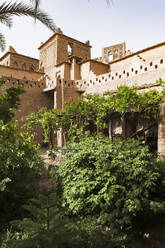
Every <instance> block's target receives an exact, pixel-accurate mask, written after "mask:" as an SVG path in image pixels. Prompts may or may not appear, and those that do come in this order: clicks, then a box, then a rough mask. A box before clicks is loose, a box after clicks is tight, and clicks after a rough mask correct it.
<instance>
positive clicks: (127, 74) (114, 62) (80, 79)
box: [0, 29, 165, 160]
mask: <svg viewBox="0 0 165 248" xmlns="http://www.w3.org/2000/svg"><path fill="white" fill-rule="evenodd" d="M39 53H40V58H39V60H38V59H34V58H31V57H28V56H25V55H22V54H19V53H17V52H16V51H15V49H14V48H13V47H11V46H10V47H9V50H8V52H6V53H5V54H4V55H3V56H2V57H1V58H0V75H1V76H2V79H3V81H4V82H5V87H13V86H14V87H16V86H17V85H18V84H20V85H22V86H23V87H24V89H25V91H26V93H24V94H23V95H22V96H21V105H20V107H19V109H18V110H17V112H16V116H15V119H18V120H20V123H21V118H22V117H23V116H26V115H28V114H29V113H30V112H32V111H37V110H38V109H39V108H42V107H46V108H47V109H52V108H54V107H57V108H60V109H63V108H64V103H65V102H68V103H70V102H72V101H76V99H77V98H78V97H83V96H84V95H85V94H100V95H104V94H105V93H106V92H115V91H116V90H117V87H118V86H119V85H127V86H129V87H131V86H136V87H137V88H138V89H139V90H140V91H143V90H147V89H148V88H151V89H154V88H155V89H158V90H161V87H162V86H161V85H160V84H158V83H156V81H157V80H158V79H161V80H163V81H165V42H162V43H160V44H157V45H154V46H152V47H148V48H145V49H143V50H140V51H137V52H135V53H131V52H130V51H129V50H128V51H127V50H126V44H125V42H124V43H121V44H117V45H113V46H109V47H105V48H103V49H102V57H99V58H95V59H91V46H90V42H89V41H86V42H85V43H83V42H81V41H78V40H76V39H74V38H71V37H68V36H66V35H64V34H63V32H62V31H61V29H57V31H56V33H55V34H54V35H52V36H51V37H50V38H49V39H48V40H47V41H46V42H44V43H41V45H40V47H39ZM136 124H137V128H138V123H136ZM113 132H114V133H117V132H119V133H120V132H122V130H121V123H120V121H119V120H117V121H116V122H115V120H114V123H113V125H112V133H113ZM155 137H156V142H157V151H158V152H159V154H160V156H161V158H162V159H163V160H164V159H165V103H164V102H162V104H161V106H160V114H159V120H158V128H157V130H156V134H155ZM38 140H39V141H41V137H40V135H38ZM62 143H63V141H62V135H61V133H60V132H59V134H58V135H57V144H58V145H59V146H61V145H62Z"/></svg>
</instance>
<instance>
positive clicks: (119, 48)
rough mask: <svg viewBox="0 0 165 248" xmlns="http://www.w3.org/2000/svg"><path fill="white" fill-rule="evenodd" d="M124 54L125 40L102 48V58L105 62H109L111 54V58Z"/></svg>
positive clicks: (120, 56) (114, 58) (118, 57)
mask: <svg viewBox="0 0 165 248" xmlns="http://www.w3.org/2000/svg"><path fill="white" fill-rule="evenodd" d="M125 54H126V44H125V42H123V43H120V44H116V45H113V46H108V47H104V48H103V49H102V60H105V61H106V62H107V63H108V62H110V61H109V60H110V58H109V56H110V55H111V60H116V59H120V58H122V57H124V56H125Z"/></svg>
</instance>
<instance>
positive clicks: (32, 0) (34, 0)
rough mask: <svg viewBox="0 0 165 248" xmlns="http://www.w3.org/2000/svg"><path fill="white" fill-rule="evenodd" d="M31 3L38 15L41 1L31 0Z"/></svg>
mask: <svg viewBox="0 0 165 248" xmlns="http://www.w3.org/2000/svg"><path fill="white" fill-rule="evenodd" d="M30 2H31V3H33V4H34V8H35V13H37V10H38V7H39V5H40V2H41V0H30Z"/></svg>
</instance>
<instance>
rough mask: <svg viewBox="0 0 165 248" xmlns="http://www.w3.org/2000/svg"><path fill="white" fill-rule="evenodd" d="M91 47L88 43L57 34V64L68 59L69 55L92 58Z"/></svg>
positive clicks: (84, 58)
mask: <svg viewBox="0 0 165 248" xmlns="http://www.w3.org/2000/svg"><path fill="white" fill-rule="evenodd" d="M90 49H91V47H90V46H89V45H88V44H85V43H82V42H80V41H77V40H75V39H72V38H70V37H68V36H65V35H63V34H57V64H59V63H61V62H64V61H67V60H68V57H69V56H77V57H79V58H81V59H83V60H87V59H90V57H91V51H90Z"/></svg>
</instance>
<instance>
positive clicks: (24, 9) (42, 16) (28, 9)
mask: <svg viewBox="0 0 165 248" xmlns="http://www.w3.org/2000/svg"><path fill="white" fill-rule="evenodd" d="M14 15H15V16H31V17H34V18H36V19H37V20H39V21H40V22H42V23H43V24H44V25H46V26H47V27H48V28H49V29H51V30H52V31H53V32H55V31H56V25H55V24H54V21H53V19H51V18H50V17H49V16H48V15H47V14H46V13H45V12H44V11H42V10H41V9H39V8H38V9H37V11H36V10H35V8H34V7H33V6H31V5H27V4H25V3H22V2H15V3H11V2H10V3H6V2H4V3H2V4H0V22H1V23H4V24H8V26H9V24H10V25H11V24H12V18H11V17H12V16H14ZM5 22H6V23H5Z"/></svg>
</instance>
